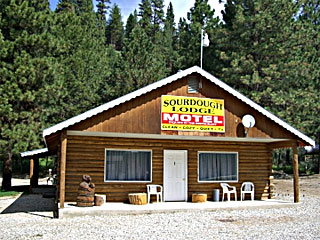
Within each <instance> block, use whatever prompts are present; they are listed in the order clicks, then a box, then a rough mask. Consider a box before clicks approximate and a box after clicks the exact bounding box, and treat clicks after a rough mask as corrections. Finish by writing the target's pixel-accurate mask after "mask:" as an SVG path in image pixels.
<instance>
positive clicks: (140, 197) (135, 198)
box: [128, 193, 147, 205]
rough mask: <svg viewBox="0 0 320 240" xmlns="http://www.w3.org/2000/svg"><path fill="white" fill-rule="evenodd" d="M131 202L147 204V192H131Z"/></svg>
mask: <svg viewBox="0 0 320 240" xmlns="http://www.w3.org/2000/svg"><path fill="white" fill-rule="evenodd" d="M128 197H129V202H130V203H131V204H135V205H145V204H147V194H146V193H129V194H128Z"/></svg>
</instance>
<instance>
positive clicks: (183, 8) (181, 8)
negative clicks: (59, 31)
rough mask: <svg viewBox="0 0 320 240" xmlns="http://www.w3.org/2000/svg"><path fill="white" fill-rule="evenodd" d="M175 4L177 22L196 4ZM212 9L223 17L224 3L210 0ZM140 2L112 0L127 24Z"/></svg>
mask: <svg viewBox="0 0 320 240" xmlns="http://www.w3.org/2000/svg"><path fill="white" fill-rule="evenodd" d="M57 2H58V0H50V7H51V9H54V8H55V6H56V5H57ZM93 2H94V3H93V4H94V6H95V5H97V4H96V1H95V0H94V1H93ZM171 2H172V5H173V11H174V14H175V22H176V24H177V23H178V22H179V18H180V17H184V18H187V12H189V10H190V8H192V7H193V5H194V2H195V1H194V0H171ZM208 2H209V4H210V6H211V9H213V8H214V9H215V15H216V16H220V18H221V10H222V9H223V8H224V4H223V3H222V4H219V0H209V1H208ZM139 3H141V0H111V6H113V4H117V5H118V6H119V8H120V10H121V15H122V21H123V23H124V24H125V23H126V21H127V18H128V16H129V15H130V14H131V13H133V11H134V9H137V10H139ZM169 3H170V0H164V4H165V7H164V10H165V11H166V10H167V8H168V5H169Z"/></svg>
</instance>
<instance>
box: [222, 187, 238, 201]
mask: <svg viewBox="0 0 320 240" xmlns="http://www.w3.org/2000/svg"><path fill="white" fill-rule="evenodd" d="M220 186H221V187H222V191H223V192H222V201H224V195H225V194H227V197H228V201H230V195H231V193H233V194H234V199H235V200H236V201H237V190H236V187H234V186H230V185H229V184H227V183H220Z"/></svg>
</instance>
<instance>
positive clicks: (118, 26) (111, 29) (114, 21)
mask: <svg viewBox="0 0 320 240" xmlns="http://www.w3.org/2000/svg"><path fill="white" fill-rule="evenodd" d="M123 37H124V30H123V22H122V21H121V13H120V9H119V7H118V5H117V4H114V6H113V8H112V9H111V13H110V17H109V20H108V24H107V42H108V44H111V46H113V47H114V48H115V49H116V50H121V49H122V45H123Z"/></svg>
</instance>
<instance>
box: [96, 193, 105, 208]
mask: <svg viewBox="0 0 320 240" xmlns="http://www.w3.org/2000/svg"><path fill="white" fill-rule="evenodd" d="M103 204H104V199H103V197H102V196H101V195H95V196H94V205H95V206H101V205H103Z"/></svg>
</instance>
